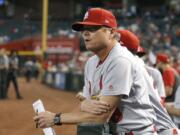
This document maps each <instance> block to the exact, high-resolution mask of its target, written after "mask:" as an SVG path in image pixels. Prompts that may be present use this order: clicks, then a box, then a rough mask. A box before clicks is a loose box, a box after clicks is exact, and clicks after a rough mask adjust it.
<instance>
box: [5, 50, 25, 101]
mask: <svg viewBox="0 0 180 135" xmlns="http://www.w3.org/2000/svg"><path fill="white" fill-rule="evenodd" d="M18 63H19V59H18V56H17V52H16V51H15V50H12V51H11V53H10V56H9V70H8V74H7V93H8V88H9V86H10V82H11V81H12V82H13V84H14V88H15V91H16V98H17V99H22V96H21V95H20V93H19V86H18V81H17V71H18Z"/></svg>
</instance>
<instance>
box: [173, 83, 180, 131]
mask: <svg viewBox="0 0 180 135" xmlns="http://www.w3.org/2000/svg"><path fill="white" fill-rule="evenodd" d="M179 97H180V86H179V87H178V89H177V91H176V94H175V101H174V107H175V108H177V109H180V98H179ZM174 122H175V124H176V125H177V126H178V127H179V128H180V116H174Z"/></svg>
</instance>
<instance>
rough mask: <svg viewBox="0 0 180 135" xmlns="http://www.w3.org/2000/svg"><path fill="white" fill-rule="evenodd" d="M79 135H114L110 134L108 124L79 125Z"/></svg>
mask: <svg viewBox="0 0 180 135" xmlns="http://www.w3.org/2000/svg"><path fill="white" fill-rule="evenodd" d="M77 135H112V134H110V133H109V125H108V124H91V123H87V124H79V125H78V126H77Z"/></svg>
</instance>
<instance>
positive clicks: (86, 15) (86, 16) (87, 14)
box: [84, 12, 89, 20]
mask: <svg viewBox="0 0 180 135" xmlns="http://www.w3.org/2000/svg"><path fill="white" fill-rule="evenodd" d="M88 16H89V13H88V12H86V13H85V15H84V20H85V19H87V18H88Z"/></svg>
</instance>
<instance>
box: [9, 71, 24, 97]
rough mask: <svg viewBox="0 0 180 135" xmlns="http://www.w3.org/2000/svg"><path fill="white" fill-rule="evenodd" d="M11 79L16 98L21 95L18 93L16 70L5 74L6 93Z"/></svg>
mask: <svg viewBox="0 0 180 135" xmlns="http://www.w3.org/2000/svg"><path fill="white" fill-rule="evenodd" d="M11 81H12V83H13V85H14V88H15V92H16V97H17V98H19V97H21V96H20V93H19V87H18V82H17V73H16V72H8V75H7V92H6V93H8V89H9V86H10V83H11Z"/></svg>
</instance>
